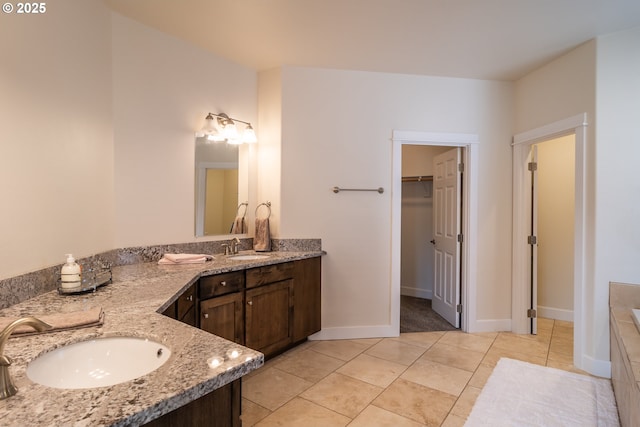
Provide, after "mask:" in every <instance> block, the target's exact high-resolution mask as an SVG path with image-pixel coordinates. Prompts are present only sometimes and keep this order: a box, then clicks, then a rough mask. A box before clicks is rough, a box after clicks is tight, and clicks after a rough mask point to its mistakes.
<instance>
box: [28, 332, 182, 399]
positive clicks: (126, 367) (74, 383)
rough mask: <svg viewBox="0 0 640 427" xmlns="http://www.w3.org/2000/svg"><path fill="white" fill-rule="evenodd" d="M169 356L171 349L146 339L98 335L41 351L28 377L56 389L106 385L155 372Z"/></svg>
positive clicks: (31, 365) (31, 366)
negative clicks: (102, 336)
mask: <svg viewBox="0 0 640 427" xmlns="http://www.w3.org/2000/svg"><path fill="white" fill-rule="evenodd" d="M170 356H171V350H169V348H167V347H165V346H164V345H162V344H159V343H157V342H153V341H149V340H148V339H145V338H135V337H108V338H97V339H93V340H89V341H82V342H78V343H74V344H69V345H66V346H64V347H60V348H57V349H55V350H53V351H50V352H48V353H44V354H42V355H41V356H39V357H37V358H36V359H34V360H33V361H31V363H29V366H27V377H29V379H30V380H31V381H33V382H36V383H38V384H42V385H45V386H47V387H53V388H64V389H80V388H95V387H105V386H110V385H114V384H119V383H122V382H125V381H130V380H133V379H135V378H138V377H141V376H143V375H146V374H148V373H150V372H152V371H155V370H156V369H158V368H159V367H160V366H162V365H163V364H164V363H165V362H166V361H167V360H168V359H169V357H170Z"/></svg>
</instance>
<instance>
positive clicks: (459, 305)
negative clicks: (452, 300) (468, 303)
mask: <svg viewBox="0 0 640 427" xmlns="http://www.w3.org/2000/svg"><path fill="white" fill-rule="evenodd" d="M456 313H462V304H458V305H456Z"/></svg>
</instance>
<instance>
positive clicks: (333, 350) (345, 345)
mask: <svg viewBox="0 0 640 427" xmlns="http://www.w3.org/2000/svg"><path fill="white" fill-rule="evenodd" d="M362 341H363V340H332V341H317V342H316V345H314V346H313V351H317V352H318V353H322V354H325V355H327V356H330V357H335V358H336V359H340V360H344V361H345V362H348V361H349V360H351V359H353V358H354V357H356V356H357V355H359V354H360V353H362V352H363V351H365V350H367V349H368V348H369V347H371V345H370V344H367V343H365V342H362Z"/></svg>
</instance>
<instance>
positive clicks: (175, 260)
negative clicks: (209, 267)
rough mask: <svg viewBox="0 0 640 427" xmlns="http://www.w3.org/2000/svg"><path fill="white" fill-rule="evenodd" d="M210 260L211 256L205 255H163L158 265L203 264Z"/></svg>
mask: <svg viewBox="0 0 640 427" xmlns="http://www.w3.org/2000/svg"><path fill="white" fill-rule="evenodd" d="M212 259H213V256H211V255H206V254H164V255H163V256H162V258H160V261H158V264H168V265H172V264H203V263H205V262H207V261H211V260H212Z"/></svg>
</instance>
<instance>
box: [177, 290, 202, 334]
mask: <svg viewBox="0 0 640 427" xmlns="http://www.w3.org/2000/svg"><path fill="white" fill-rule="evenodd" d="M176 319H178V320H179V321H181V322H182V323H186V324H187V325H191V326H197V324H196V286H195V285H193V286H191V287H190V288H189V289H187V290H186V291H185V292H184V293H183V294H182V295H180V297H179V298H178V300H177V301H176Z"/></svg>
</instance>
